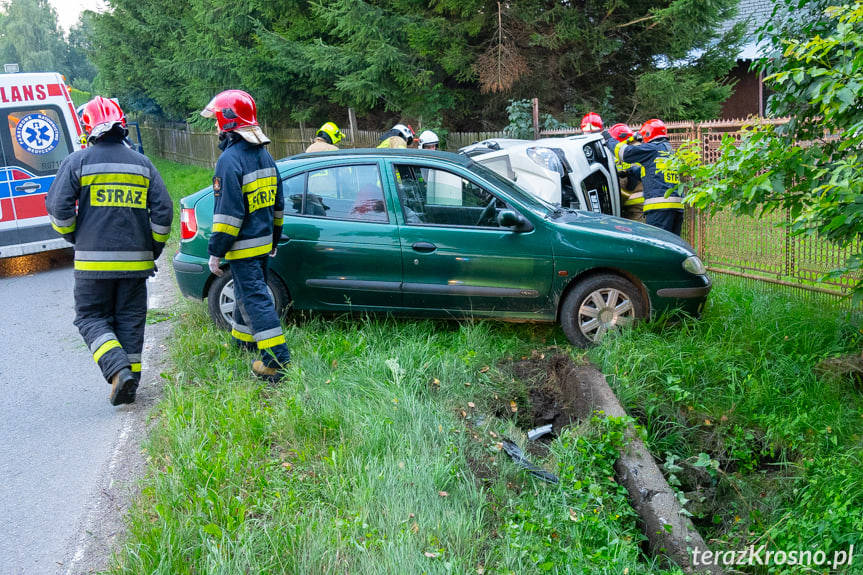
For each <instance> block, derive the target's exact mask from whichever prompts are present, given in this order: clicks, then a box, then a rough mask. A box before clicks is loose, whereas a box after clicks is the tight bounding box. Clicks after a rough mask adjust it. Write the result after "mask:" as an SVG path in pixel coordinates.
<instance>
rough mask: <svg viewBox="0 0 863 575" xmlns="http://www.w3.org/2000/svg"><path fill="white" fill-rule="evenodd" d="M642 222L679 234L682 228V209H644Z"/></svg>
mask: <svg viewBox="0 0 863 575" xmlns="http://www.w3.org/2000/svg"><path fill="white" fill-rule="evenodd" d="M644 223H646V224H650V225H651V226H656V227H657V228H662V229H663V230H668V231H669V232H671V233H673V234H677V235H678V236H679V235H680V232H681V230H682V229H683V210H666V209H663V210H644Z"/></svg>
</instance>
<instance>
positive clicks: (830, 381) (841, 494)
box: [590, 278, 863, 552]
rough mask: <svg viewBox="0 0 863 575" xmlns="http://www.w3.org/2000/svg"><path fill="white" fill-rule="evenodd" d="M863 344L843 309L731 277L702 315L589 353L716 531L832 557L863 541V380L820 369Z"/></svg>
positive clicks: (737, 540) (732, 541) (704, 523)
mask: <svg viewBox="0 0 863 575" xmlns="http://www.w3.org/2000/svg"><path fill="white" fill-rule="evenodd" d="M860 339H861V334H860V331H859V325H858V319H856V318H855V317H853V316H849V315H847V314H846V313H845V312H843V311H842V310H840V309H839V308H838V307H832V306H830V305H829V304H826V303H821V304H814V303H812V302H800V301H797V300H796V299H795V298H793V297H789V296H786V295H777V294H776V292H775V291H772V290H771V289H770V288H769V287H767V286H763V285H754V286H753V285H752V284H747V283H745V282H741V281H739V280H735V279H733V278H732V279H729V278H722V279H720V282H719V285H718V286H717V288H715V289H714V292H713V293H712V294H711V297H710V302H709V308H708V310H707V312H706V314H705V317H704V319H703V320H702V321H685V322H683V323H682V324H678V325H674V326H671V327H668V328H667V327H666V326H665V325H664V324H663V322H661V321H660V322H656V323H655V324H652V325H644V326H642V327H641V328H639V329H637V330H633V331H632V332H630V333H627V334H623V335H622V336H621V337H618V338H615V339H614V340H612V341H609V342H608V343H607V344H606V345H604V346H602V347H600V348H598V349H596V350H594V351H592V352H591V354H590V356H591V358H592V359H593V360H594V361H595V362H596V363H597V364H598V365H599V366H600V368H601V369H602V370H603V372H604V373H606V374H610V375H611V376H612V387H613V388H614V389H615V392H616V393H617V394H618V397H619V398H620V399H621V401H622V402H623V403H624V405H625V406H626V407H627V409H628V412H629V413H631V414H633V415H637V416H638V418H639V419H640V420H641V421H642V422H643V423H644V425H645V427H646V429H647V432H648V437H649V444H650V447H651V450H652V452H653V453H654V454H656V455H658V456H660V457H662V458H663V459H665V460H668V459H669V458H671V460H672V461H673V462H675V463H673V465H676V466H677V467H683V469H682V470H678V471H677V473H678V475H679V477H678V479H683V481H681V483H682V486H683V487H684V489H690V492H691V493H693V497H701V496H702V495H703V496H705V498H706V501H704V502H702V503H703V505H701V508H702V510H703V511H702V512H701V514H700V516H698V517H696V518H695V519H696V522H697V523H698V524H699V527H700V528H701V532H702V534H703V535H705V536H706V537H709V538H711V539H713V540H714V541H715V543H716V544H717V545H718V546H720V547H721V548H725V547H728V548H731V549H742V548H743V547H744V546H748V545H749V544H751V543H753V542H755V541H758V542H761V543H766V544H769V545H771V546H775V548H777V549H785V550H788V549H813V550H816V549H822V550H826V551H829V552H832V550H841V549H847V548H848V546H849V545H850V544H855V547H856V548H857V549H858V550H859V548H860V547H861V543H863V472H861V470H860V466H859V462H860V459H861V455H863V441H861V438H863V398H861V391H863V387H861V386H860V383H856V382H854V381H852V380H851V379H849V378H847V377H841V375H840V374H838V373H835V372H831V370H829V369H827V370H824V369H819V364H822V362H823V361H825V360H828V361H829V360H830V358H835V357H840V356H843V355H846V354H857V355H859V353H860V343H861V342H860ZM677 462H688V465H684V466H681V465H679V464H678V463H677ZM695 462H699V463H700V465H699V468H700V470H701V471H702V472H704V471H710V472H711V473H709V474H707V475H705V474H704V473H701V474H700V475H699V473H698V471H699V469H692V464H693V463H695ZM687 467H689V468H690V469H689V470H688V471H687V469H686V468H687ZM694 483H700V486H701V487H703V488H706V489H704V490H702V494H700V495H696V494H695V490H694V489H693V488H694V487H695V486H694V485H693V484H694Z"/></svg>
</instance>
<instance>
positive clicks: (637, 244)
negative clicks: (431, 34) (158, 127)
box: [173, 149, 711, 347]
mask: <svg viewBox="0 0 863 575" xmlns="http://www.w3.org/2000/svg"><path fill="white" fill-rule="evenodd" d="M278 166H279V171H280V174H281V177H282V179H283V184H284V191H285V217H284V228H283V234H282V238H281V241H280V242H279V246H278V251H277V254H276V256H275V257H274V258H272V259H271V260H270V277H269V278H268V283H269V288H270V291H271V293H272V297H273V299H274V300H275V302H276V306H277V308H278V309H280V310H282V312H287V310H288V309H293V310H315V311H323V312H336V313H348V312H350V313H357V312H359V313H369V312H377V313H390V314H395V315H400V316H414V317H430V318H432V317H433V318H456V319H458V318H465V317H474V318H493V319H498V320H504V321H517V322H527V321H530V322H549V323H550V322H560V324H561V327H562V328H563V331H564V333H565V334H566V337H567V338H568V339H569V341H570V342H572V343H573V344H574V345H576V346H579V347H586V346H589V345H591V344H595V343H597V342H599V341H600V340H601V339H602V338H603V336H604V335H605V334H606V333H607V332H608V331H609V330H612V329H615V328H617V327H619V326H622V325H626V324H628V323H631V322H633V321H635V320H639V319H646V318H649V317H651V315H652V314H655V313H661V312H665V311H670V310H677V311H682V312H685V313H687V314H689V315H693V316H697V315H699V314H700V313H701V310H702V308H703V306H704V302H705V301H706V299H707V295H708V293H710V287H711V281H710V278H708V276H707V275H706V272H705V268H704V265H703V264H702V262H701V260H700V259H699V258H698V256H697V255H696V254H695V252H694V251H693V249H692V247H691V246H689V244H687V243H686V242H685V241H683V240H682V239H680V238H679V237H677V236H675V235H673V234H671V233H668V232H665V231H663V230H660V229H658V228H654V227H652V226H648V225H645V224H639V223H636V222H632V221H629V220H623V219H620V218H617V217H613V216H608V215H603V214H595V213H591V212H583V211H576V210H570V209H563V208H560V207H559V206H554V205H550V204H548V203H545V202H544V201H542V200H540V199H538V198H536V197H534V196H532V195H530V194H529V193H527V192H525V191H524V190H522V189H521V188H519V187H518V185H517V184H515V183H513V182H511V181H510V180H507V179H505V178H503V177H501V176H499V175H498V174H496V173H495V172H493V171H492V170H490V169H488V168H486V167H484V166H482V165H480V164H478V163H476V162H474V161H473V160H472V159H470V158H468V157H465V156H461V155H456V154H451V153H447V152H433V151H428V150H411V149H408V150H404V149H402V150H398V149H393V150H390V149H356V150H344V151H338V152H324V153H315V154H302V155H298V156H293V157H291V158H288V159H285V160H281V161H279V162H278ZM181 202H182V216H181V223H182V234H181V235H182V238H181V241H180V249H179V251H178V252H177V254H176V255H175V256H174V260H173V263H174V271H175V275H176V278H177V282H178V283H179V285H180V290H181V291H182V293H183V294H184V295H185V296H186V297H190V298H193V299H197V300H203V299H205V298H206V299H208V300H209V305H208V308H209V311H210V315H211V316H212V318H213V321H215V322H216V323H217V324H218V325H220V326H222V327H225V328H227V327H228V326H229V325H230V322H231V317H232V314H233V313H234V295H233V282H232V279H231V274H230V267H229V266H228V264H227V263H224V265H223V267H224V269H225V271H226V273H224V274H223V275H222V276H220V277H216V276H214V275H213V274H211V273H210V271H209V269H208V267H207V258H208V254H207V241H208V238H209V235H210V232H211V229H212V221H213V190H212V188H205V189H203V190H201V191H199V192H197V193H195V194H192V195H190V196H187V197H185V198H183V199H182V200H181Z"/></svg>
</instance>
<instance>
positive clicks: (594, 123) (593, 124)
mask: <svg viewBox="0 0 863 575" xmlns="http://www.w3.org/2000/svg"><path fill="white" fill-rule="evenodd" d="M602 128H603V125H602V118H600V117H599V114H597V113H596V112H588V113H587V114H585V115H584V118H582V119H581V131H582V132H601V131H602Z"/></svg>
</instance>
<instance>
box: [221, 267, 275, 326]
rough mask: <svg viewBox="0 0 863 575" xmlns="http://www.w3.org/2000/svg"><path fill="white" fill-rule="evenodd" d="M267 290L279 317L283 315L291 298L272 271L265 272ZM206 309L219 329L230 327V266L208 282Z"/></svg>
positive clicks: (232, 285) (231, 284) (231, 286)
mask: <svg viewBox="0 0 863 575" xmlns="http://www.w3.org/2000/svg"><path fill="white" fill-rule="evenodd" d="M267 291H268V292H269V294H270V299H272V300H273V303H275V305H276V312H277V313H278V314H279V317H283V316H284V314H285V313H286V312H287V309H288V304H290V301H291V298H290V296H289V295H288V290H287V289H286V288H285V285H284V284H283V283H282V280H280V279H279V278H278V277H277V276H275V275H274V274H273V273H272V272H268V273H267ZM207 310H208V311H209V313H210V319H212V320H213V323H215V324H216V325H217V326H218V327H219V328H220V329H226V330H227V329H231V317H232V316H233V313H234V277H233V276H232V275H231V270H230V268H228V269H226V270H225V273H223V274H222V275H221V276H219V277H217V278H216V279H214V280H213V283H212V284H210V290H209V292H207Z"/></svg>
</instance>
